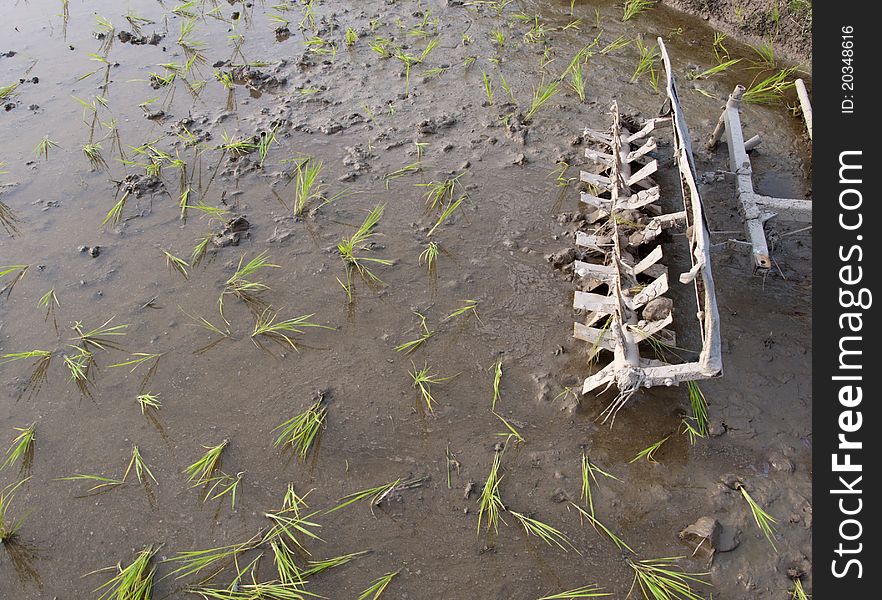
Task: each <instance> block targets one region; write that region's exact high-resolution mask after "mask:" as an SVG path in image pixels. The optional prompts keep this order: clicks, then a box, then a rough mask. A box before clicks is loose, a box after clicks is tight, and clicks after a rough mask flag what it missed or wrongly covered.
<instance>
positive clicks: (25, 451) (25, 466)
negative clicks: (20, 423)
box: [0, 423, 37, 473]
mask: <svg viewBox="0 0 882 600" xmlns="http://www.w3.org/2000/svg"><path fill="white" fill-rule="evenodd" d="M13 429H14V430H15V431H17V432H18V435H17V436H15V439H13V440H12V444H11V445H10V446H9V449H8V450H6V460H4V461H3V463H2V464H0V471H2V470H3V469H5V468H6V467H10V466H12V465H14V464H15V463H16V462H18V463H20V465H19V471H20V472H21V473H27V472H28V471H30V469H31V465H32V464H33V462H34V441H35V440H36V439H37V425H36V423H31V424H30V425H28V426H27V427H13Z"/></svg>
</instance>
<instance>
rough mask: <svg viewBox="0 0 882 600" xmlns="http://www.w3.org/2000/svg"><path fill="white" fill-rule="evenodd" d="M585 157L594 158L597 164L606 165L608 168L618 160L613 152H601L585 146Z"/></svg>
mask: <svg viewBox="0 0 882 600" xmlns="http://www.w3.org/2000/svg"><path fill="white" fill-rule="evenodd" d="M585 158H587V159H588V160H593V161H594V162H596V163H597V164H600V165H604V166H605V167H607V168H610V167H612V166H613V162H615V160H616V157H615V156H613V155H612V154H607V153H606V152H601V151H599V150H594V149H592V148H585Z"/></svg>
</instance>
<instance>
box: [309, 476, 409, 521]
mask: <svg viewBox="0 0 882 600" xmlns="http://www.w3.org/2000/svg"><path fill="white" fill-rule="evenodd" d="M401 483H402V482H401V479H400V478H399V479H396V480H395V481H392V482H390V483H385V484H383V485H379V486H377V487H373V488H367V489H364V490H361V491H358V492H353V493H351V494H346V495H345V496H343V497H342V498H339V499H338V500H337V501H338V502H340V504H338V505H337V506H335V507H334V508H331V509H329V510H327V511H325V512H326V514H331V513H332V512H336V511H338V510H340V509H341V508H346V507H347V506H349V505H350V504H354V503H356V502H359V501H361V500H364V499H365V498H368V497H370V499H371V503H370V507H371V513H373V512H374V507H375V506H379V505H380V503H381V502H382V501H383V500H384V499H385V498H386V496H388V495H389V494H391V493H392V490H394V489H395V488H396V487H398V485H399V484H401Z"/></svg>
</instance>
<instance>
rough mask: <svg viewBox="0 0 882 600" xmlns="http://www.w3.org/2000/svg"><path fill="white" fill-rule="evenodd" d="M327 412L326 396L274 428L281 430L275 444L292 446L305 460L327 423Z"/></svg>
mask: <svg viewBox="0 0 882 600" xmlns="http://www.w3.org/2000/svg"><path fill="white" fill-rule="evenodd" d="M326 412H327V406H326V405H325V402H324V397H321V398H319V399H318V400H317V401H316V402H315V403H313V405H312V406H310V407H309V408H307V409H306V410H305V411H303V412H302V413H300V414H299V415H296V416H294V417H291V418H290V419H288V420H287V421H285V422H284V423H282V424H281V425H279V426H278V427H276V428H275V429H273V431H279V430H281V432H280V433H279V435H278V437H277V438H276V441H275V442H273V445H274V446H276V447H278V446H282V445H286V446H291V448H293V449H294V452H295V453H296V454H297V455H298V456H299V457H300V459H301V460H305V459H306V457H307V455H308V454H309V451H310V449H311V448H312V446H313V443H314V442H315V441H316V439H317V438H318V435H319V432H321V430H322V428H323V427H324V425H325V414H326Z"/></svg>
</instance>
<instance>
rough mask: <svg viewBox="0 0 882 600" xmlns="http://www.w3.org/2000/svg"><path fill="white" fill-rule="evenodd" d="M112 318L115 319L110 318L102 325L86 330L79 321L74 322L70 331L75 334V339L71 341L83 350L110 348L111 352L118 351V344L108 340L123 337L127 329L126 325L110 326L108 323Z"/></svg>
mask: <svg viewBox="0 0 882 600" xmlns="http://www.w3.org/2000/svg"><path fill="white" fill-rule="evenodd" d="M114 318H115V317H110V318H109V319H107V321H105V322H104V324H103V325H99V326H98V327H96V328H94V329H86V328H85V327H84V326H83V323H82V322H81V321H74V323H73V325H71V329H73V330H74V332H76V337H74V338H72V339H73V340H75V341H79V342H80V344H82V347H83V349H85V350H88V349H89V348H97V349H99V350H107V349H108V348H110V349H113V350H119V349H120V346H119V344H118V343H117V342H115V341H114V340H112V339H109V338H112V337H117V336H121V335H125V334H126V331H125V330H126V329H127V328H128V325H127V324H124V325H111V324H110V322H111V321H113V319H114Z"/></svg>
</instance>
